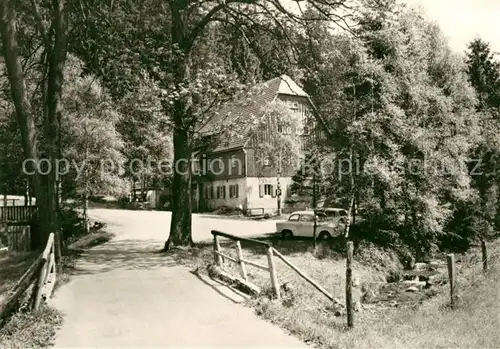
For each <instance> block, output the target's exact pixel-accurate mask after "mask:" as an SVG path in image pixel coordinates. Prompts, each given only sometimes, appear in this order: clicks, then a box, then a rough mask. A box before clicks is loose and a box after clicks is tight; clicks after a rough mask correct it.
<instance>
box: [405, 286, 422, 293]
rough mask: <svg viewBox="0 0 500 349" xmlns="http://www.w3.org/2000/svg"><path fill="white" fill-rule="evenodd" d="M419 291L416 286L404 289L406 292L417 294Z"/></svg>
mask: <svg viewBox="0 0 500 349" xmlns="http://www.w3.org/2000/svg"><path fill="white" fill-rule="evenodd" d="M418 291H419V289H418V287H416V286H411V287H408V288H407V289H406V292H418Z"/></svg>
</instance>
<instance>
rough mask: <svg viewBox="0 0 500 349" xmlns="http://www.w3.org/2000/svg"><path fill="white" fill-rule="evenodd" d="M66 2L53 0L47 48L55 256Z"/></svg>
mask: <svg viewBox="0 0 500 349" xmlns="http://www.w3.org/2000/svg"><path fill="white" fill-rule="evenodd" d="M65 5H66V1H65V0H52V6H53V21H52V24H53V28H54V44H53V46H52V47H51V48H50V50H49V51H48V52H49V54H48V68H49V69H48V81H47V101H46V102H47V118H46V120H45V135H46V139H47V143H48V144H47V148H48V149H47V150H48V155H49V156H50V158H51V163H52V169H53V170H52V171H50V173H49V175H48V178H47V201H48V202H47V204H48V205H49V206H50V211H51V217H50V219H51V226H52V230H53V231H54V232H55V233H56V259H58V260H59V259H60V257H61V241H60V240H61V237H60V233H59V231H60V229H59V228H60V226H59V225H60V224H59V221H60V219H59V218H60V217H59V198H58V193H59V188H58V182H59V178H58V177H59V174H58V173H56V172H55V171H54V169H56V166H55V163H56V161H57V159H58V158H59V155H60V153H61V149H60V148H59V147H60V139H59V137H60V127H61V125H60V120H61V108H62V106H61V99H62V87H63V82H64V63H65V61H66V53H67V20H66V8H65Z"/></svg>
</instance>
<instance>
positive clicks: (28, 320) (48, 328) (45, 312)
mask: <svg viewBox="0 0 500 349" xmlns="http://www.w3.org/2000/svg"><path fill="white" fill-rule="evenodd" d="M113 236H114V235H113V234H111V233H108V232H106V231H104V230H99V231H96V232H92V233H89V234H87V235H83V236H80V237H79V238H78V239H76V240H74V241H73V242H72V243H71V244H70V245H69V246H68V250H67V252H68V254H67V255H66V256H64V257H63V259H62V261H61V263H60V267H62V268H61V269H62V270H60V272H59V274H58V279H57V284H56V289H55V291H54V292H56V291H57V288H59V287H61V285H64V283H66V282H67V281H69V280H70V278H71V272H72V267H73V266H74V264H75V263H76V260H77V259H78V256H79V254H80V253H81V252H83V251H84V250H85V249H87V248H91V247H94V246H97V245H100V244H103V243H105V242H107V241H109V240H111V239H112V238H113ZM37 256H38V253H10V254H5V255H4V256H1V257H0V280H2V282H1V284H0V300H1V299H2V294H3V295H6V294H7V292H8V291H9V290H10V289H11V287H12V286H13V285H15V283H16V282H17V281H18V280H19V278H20V277H21V276H22V275H23V273H24V272H25V271H26V270H27V269H28V268H29V266H30V265H31V263H32V262H33V261H34V260H35V259H36V257H37ZM62 321H63V318H62V315H61V314H60V313H59V312H58V311H57V310H56V309H54V308H52V307H50V306H49V305H47V304H43V305H42V307H41V309H40V310H39V311H37V312H27V311H26V309H21V310H19V311H18V312H17V313H16V314H14V315H13V316H12V317H11V318H10V320H9V321H8V322H7V323H6V324H5V326H3V327H2V328H0V348H9V349H10V348H14V349H15V348H49V347H51V346H52V345H53V343H52V342H53V340H54V336H55V333H56V330H57V328H58V327H59V326H60V325H61V324H62Z"/></svg>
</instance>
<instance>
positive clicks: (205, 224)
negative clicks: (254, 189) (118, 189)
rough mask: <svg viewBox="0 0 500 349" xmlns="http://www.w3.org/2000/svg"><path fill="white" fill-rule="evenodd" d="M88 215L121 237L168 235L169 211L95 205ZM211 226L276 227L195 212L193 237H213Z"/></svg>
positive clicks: (241, 230) (250, 230) (238, 231)
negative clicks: (109, 207)
mask: <svg viewBox="0 0 500 349" xmlns="http://www.w3.org/2000/svg"><path fill="white" fill-rule="evenodd" d="M89 215H90V217H91V218H92V219H94V220H98V221H103V222H106V223H108V228H109V230H110V231H112V232H114V233H115V234H116V235H117V237H116V239H119V240H123V239H144V240H158V241H163V242H164V241H166V239H167V238H168V232H169V228H170V218H171V213H170V212H163V211H130V210H107V209H93V210H90V212H89ZM211 230H220V231H223V232H226V233H229V234H234V235H239V236H259V235H264V234H266V233H271V232H274V231H276V221H273V220H262V221H253V220H239V219H229V218H225V217H224V218H216V217H209V216H208V215H203V214H193V240H194V241H204V240H211V239H212V234H210V231H211Z"/></svg>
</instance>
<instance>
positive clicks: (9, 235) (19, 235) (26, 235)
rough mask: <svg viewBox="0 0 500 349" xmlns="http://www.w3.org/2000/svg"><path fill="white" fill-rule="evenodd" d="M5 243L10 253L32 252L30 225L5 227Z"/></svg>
mask: <svg viewBox="0 0 500 349" xmlns="http://www.w3.org/2000/svg"><path fill="white" fill-rule="evenodd" d="M3 236H4V239H3V240H4V241H3V243H4V244H5V245H6V247H7V248H8V249H9V251H15V252H29V251H30V250H31V227H30V226H29V225H12V226H11V225H5V226H4V229H3Z"/></svg>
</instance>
